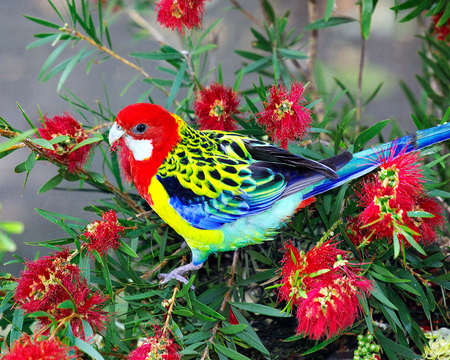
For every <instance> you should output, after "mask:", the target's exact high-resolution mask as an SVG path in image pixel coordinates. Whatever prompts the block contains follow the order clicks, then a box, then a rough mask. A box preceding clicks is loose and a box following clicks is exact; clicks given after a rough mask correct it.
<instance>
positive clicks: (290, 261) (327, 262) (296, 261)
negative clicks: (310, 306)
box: [278, 240, 345, 305]
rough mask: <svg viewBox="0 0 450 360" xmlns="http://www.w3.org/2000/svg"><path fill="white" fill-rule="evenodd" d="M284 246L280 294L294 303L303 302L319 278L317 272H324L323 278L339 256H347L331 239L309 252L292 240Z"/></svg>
mask: <svg viewBox="0 0 450 360" xmlns="http://www.w3.org/2000/svg"><path fill="white" fill-rule="evenodd" d="M284 248H285V250H286V253H285V254H284V256H283V259H282V260H281V262H282V263H283V267H282V268H281V278H282V279H281V282H282V283H283V286H281V287H280V289H279V292H278V296H279V298H280V299H282V300H286V301H292V303H293V304H294V305H297V304H298V303H299V302H301V301H302V299H303V297H304V296H305V292H307V291H309V290H310V289H312V288H313V287H314V283H315V282H317V279H318V277H317V276H314V275H315V274H317V273H320V272H324V273H323V274H322V275H321V276H322V277H321V278H323V277H324V276H328V275H327V272H329V271H330V270H331V269H333V266H334V264H335V262H336V261H337V258H338V256H341V257H342V256H345V251H342V250H339V249H338V248H337V247H336V244H333V243H332V242H331V240H330V241H327V242H326V243H323V244H321V245H319V246H315V247H314V248H312V249H311V250H310V251H309V252H308V253H307V254H305V253H304V252H300V251H298V249H297V248H296V247H295V246H294V245H293V244H292V242H290V241H288V242H286V243H285V244H284ZM311 275H313V276H311Z"/></svg>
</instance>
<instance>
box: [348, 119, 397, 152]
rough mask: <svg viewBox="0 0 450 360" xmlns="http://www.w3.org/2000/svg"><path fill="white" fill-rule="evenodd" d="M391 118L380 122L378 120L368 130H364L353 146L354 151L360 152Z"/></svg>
mask: <svg viewBox="0 0 450 360" xmlns="http://www.w3.org/2000/svg"><path fill="white" fill-rule="evenodd" d="M390 121H391V120H390V119H387V120H383V121H380V122H377V123H376V124H375V125H373V126H371V127H370V128H368V129H367V130H364V131H363V132H362V133H361V134H359V135H358V137H357V138H356V139H355V144H354V146H353V152H358V151H359V150H361V149H362V148H363V146H364V145H365V144H366V143H367V142H368V141H369V140H371V139H373V138H374V137H375V136H377V135H378V134H379V133H380V132H381V130H383V129H384V128H385V127H386V125H387V124H389V122H390Z"/></svg>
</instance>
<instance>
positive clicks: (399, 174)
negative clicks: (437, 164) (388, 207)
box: [376, 142, 425, 201]
mask: <svg viewBox="0 0 450 360" xmlns="http://www.w3.org/2000/svg"><path fill="white" fill-rule="evenodd" d="M421 160H422V158H421V157H420V154H419V153H418V152H410V153H406V146H405V147H403V148H402V149H400V150H399V149H398V143H397V142H395V143H394V144H393V145H392V146H391V148H390V149H389V150H387V151H382V152H380V153H379V155H378V158H377V160H376V162H377V163H378V164H379V168H380V170H379V171H378V173H377V178H378V181H379V182H380V184H379V186H382V187H383V188H385V189H388V188H391V189H393V190H395V195H396V196H398V197H400V198H401V199H398V200H399V201H401V200H402V199H408V198H411V197H415V196H418V195H420V194H422V193H423V191H424V189H423V183H424V182H425V178H424V176H423V174H422V169H421V165H420V161H421ZM384 195H387V194H384Z"/></svg>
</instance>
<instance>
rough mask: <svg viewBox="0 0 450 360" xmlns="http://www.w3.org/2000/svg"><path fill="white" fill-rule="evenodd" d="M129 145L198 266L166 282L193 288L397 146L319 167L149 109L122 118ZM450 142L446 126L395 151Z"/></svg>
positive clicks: (145, 185)
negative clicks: (214, 259)
mask: <svg viewBox="0 0 450 360" xmlns="http://www.w3.org/2000/svg"><path fill="white" fill-rule="evenodd" d="M122 137H123V138H124V140H125V145H126V146H127V147H128V148H129V150H130V155H129V156H130V158H129V161H130V168H131V175H132V178H133V182H134V184H135V186H136V189H137V191H138V192H139V194H140V195H141V196H142V197H143V198H144V199H145V200H146V201H147V202H148V203H149V205H150V206H151V207H152V208H153V209H154V211H155V212H156V213H157V214H158V215H159V216H160V217H161V218H162V219H163V220H164V221H165V222H166V223H167V224H169V225H170V226H171V227H172V228H173V229H174V230H175V231H176V232H177V233H178V234H180V235H181V236H182V237H183V238H184V239H185V240H186V242H187V244H188V245H189V247H190V249H191V252H192V263H190V264H188V265H184V266H181V267H179V268H177V269H174V270H173V271H171V272H170V273H169V274H160V277H162V278H163V281H162V282H163V283H164V282H167V281H169V280H170V279H172V278H174V279H177V280H179V281H182V282H183V283H187V279H186V278H185V277H183V275H184V274H185V273H186V272H188V271H190V270H197V269H199V268H201V267H202V266H203V263H204V262H205V260H206V259H207V258H208V256H209V255H210V254H212V253H216V252H218V251H229V250H234V249H238V248H241V247H244V246H246V245H251V244H258V243H261V242H263V241H265V240H270V239H272V238H273V237H274V236H275V235H276V233H277V230H278V229H279V228H280V227H281V226H282V225H283V224H284V223H285V222H286V221H287V220H289V219H290V217H291V216H292V215H293V214H294V213H295V211H296V209H298V208H299V207H300V208H301V207H303V205H305V204H307V203H310V202H312V198H313V197H314V196H316V195H318V194H321V193H323V192H325V191H328V190H330V189H333V188H335V187H338V186H340V185H342V184H344V183H346V182H348V181H351V180H353V179H355V178H358V177H360V176H363V175H365V174H367V173H369V172H370V171H372V170H374V169H375V168H376V167H377V164H376V162H375V161H374V160H373V159H376V154H377V153H380V152H382V151H389V149H390V148H391V146H392V144H393V143H392V142H391V143H387V144H384V145H379V146H377V147H373V148H371V149H368V150H365V151H361V152H359V153H356V154H353V155H352V154H351V153H350V152H347V151H346V152H343V153H341V154H339V155H336V156H334V157H331V158H329V159H325V160H321V161H318V162H317V161H313V160H309V159H306V158H303V157H300V156H297V155H293V154H291V153H289V152H288V151H286V150H283V149H280V148H278V147H276V146H274V145H271V144H268V143H265V142H261V141H258V140H255V139H252V138H249V137H247V136H244V135H240V134H235V133H228V132H222V131H197V130H194V129H192V128H191V127H189V126H188V125H187V124H186V123H185V122H184V121H183V120H182V119H181V118H180V117H178V116H177V115H175V114H172V113H170V112H168V111H167V110H165V109H164V108H163V107H161V106H158V105H153V104H144V103H138V104H133V105H129V106H127V107H125V108H124V109H123V110H121V111H120V112H119V114H118V115H117V118H116V120H115V123H114V124H113V126H112V128H111V130H110V133H109V142H110V144H111V145H113V144H114V142H116V141H118V140H119V139H120V138H122ZM449 138H450V124H445V125H442V126H438V127H434V128H431V129H427V130H421V131H418V132H417V133H415V134H413V135H408V136H405V137H402V138H400V139H398V140H396V142H397V146H396V147H392V150H393V151H399V152H400V151H401V150H402V149H403V148H404V147H405V146H407V150H406V151H407V152H410V151H415V150H418V149H421V148H423V147H425V146H428V145H432V144H435V143H437V142H441V141H444V140H447V139H449ZM371 159H372V160H371ZM302 202H303V204H302Z"/></svg>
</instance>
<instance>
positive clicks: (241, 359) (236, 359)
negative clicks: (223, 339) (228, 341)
mask: <svg viewBox="0 0 450 360" xmlns="http://www.w3.org/2000/svg"><path fill="white" fill-rule="evenodd" d="M214 347H215V348H216V350H217V351H219V352H221V353H222V354H223V355H225V356H227V357H229V358H230V359H233V360H250V359H249V358H248V357H247V356H244V355H241V354H239V353H238V352H237V351H234V350H231V349H228V348H226V347H225V346H222V345H219V344H216V343H214Z"/></svg>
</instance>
